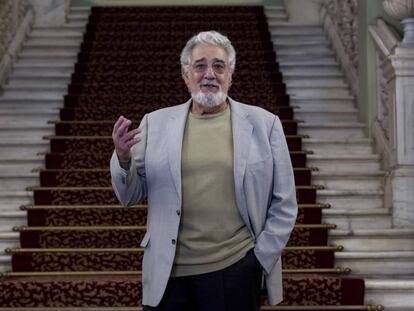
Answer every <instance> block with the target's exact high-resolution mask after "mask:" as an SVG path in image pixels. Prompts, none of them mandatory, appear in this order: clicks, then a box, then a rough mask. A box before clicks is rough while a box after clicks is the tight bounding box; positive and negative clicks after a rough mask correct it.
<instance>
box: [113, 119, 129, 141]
mask: <svg viewBox="0 0 414 311" xmlns="http://www.w3.org/2000/svg"><path fill="white" fill-rule="evenodd" d="M130 124H131V121H129V120H128V119H126V118H124V120H123V121H122V123H121V125H120V126H119V128H118V131H117V132H116V136H117V137H119V138H121V137H122V136H123V135H124V134H125V133H126V131H127V130H128V126H129V125H130Z"/></svg>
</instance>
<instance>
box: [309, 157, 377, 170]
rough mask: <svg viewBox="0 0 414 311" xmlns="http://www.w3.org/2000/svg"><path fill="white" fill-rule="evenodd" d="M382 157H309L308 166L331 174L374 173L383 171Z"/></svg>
mask: <svg viewBox="0 0 414 311" xmlns="http://www.w3.org/2000/svg"><path fill="white" fill-rule="evenodd" d="M380 159H381V158H380V156H379V155H378V154H367V155H349V154H343V155H316V154H310V155H308V156H307V164H308V165H309V166H311V167H317V168H318V169H319V170H320V171H329V172H332V173H334V172H341V173H344V172H355V171H359V172H361V173H362V172H372V171H378V170H380V169H381V163H380Z"/></svg>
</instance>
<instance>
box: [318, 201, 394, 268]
mask: <svg viewBox="0 0 414 311" xmlns="http://www.w3.org/2000/svg"><path fill="white" fill-rule="evenodd" d="M323 221H324V222H328V223H334V224H336V225H337V229H338V230H358V229H379V228H387V229H390V228H391V227H392V218H391V211H390V210H389V209H386V208H379V209H363V208H359V207H358V206H356V207H355V208H354V209H336V208H331V209H327V210H324V211H323ZM352 272H353V271H352Z"/></svg>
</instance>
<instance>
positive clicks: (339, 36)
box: [319, 0, 359, 96]
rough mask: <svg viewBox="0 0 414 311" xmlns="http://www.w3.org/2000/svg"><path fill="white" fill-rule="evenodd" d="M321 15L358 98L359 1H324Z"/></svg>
mask: <svg viewBox="0 0 414 311" xmlns="http://www.w3.org/2000/svg"><path fill="white" fill-rule="evenodd" d="M319 13H320V18H321V20H322V23H323V25H324V29H325V32H326V33H327V34H328V36H329V38H330V39H331V42H332V44H333V48H334V49H335V51H336V55H337V56H338V58H339V61H340V63H341V66H342V68H343V70H344V72H345V76H346V78H347V81H348V82H349V84H350V85H351V87H352V92H353V93H354V95H356V96H358V94H359V88H358V1H357V0H324V2H323V3H322V5H321V9H320V12H319Z"/></svg>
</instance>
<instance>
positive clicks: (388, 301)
mask: <svg viewBox="0 0 414 311" xmlns="http://www.w3.org/2000/svg"><path fill="white" fill-rule="evenodd" d="M394 268H395V267H394ZM365 292H366V294H365V301H366V302H367V303H371V302H373V303H374V302H375V303H376V304H382V305H384V307H385V308H386V310H387V311H411V310H414V300H413V293H414V277H412V276H411V277H410V279H407V280H398V279H395V278H393V277H390V278H388V279H385V278H384V279H366V280H365Z"/></svg>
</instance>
